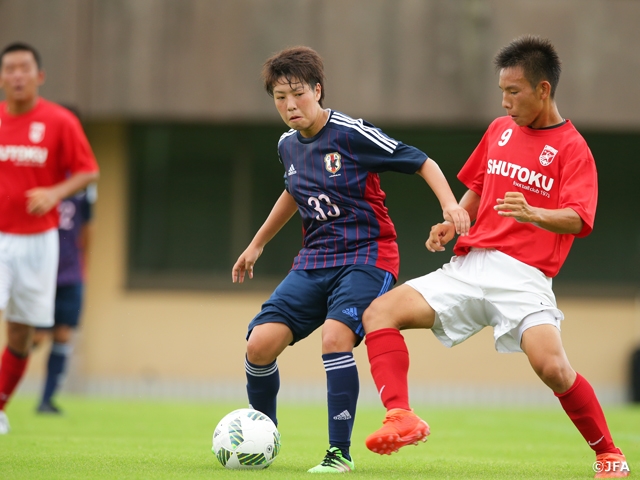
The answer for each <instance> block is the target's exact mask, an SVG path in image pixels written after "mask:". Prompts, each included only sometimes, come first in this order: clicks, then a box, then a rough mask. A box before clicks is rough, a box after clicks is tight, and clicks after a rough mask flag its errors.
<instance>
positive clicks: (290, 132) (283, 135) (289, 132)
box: [278, 128, 296, 145]
mask: <svg viewBox="0 0 640 480" xmlns="http://www.w3.org/2000/svg"><path fill="white" fill-rule="evenodd" d="M294 133H296V131H295V130H294V129H293V128H292V129H291V130H289V131H288V132H284V133H283V134H282V135H280V140H278V145H280V142H281V141H282V140H284V139H285V138H287V137H290V136H291V135H293V134H294Z"/></svg>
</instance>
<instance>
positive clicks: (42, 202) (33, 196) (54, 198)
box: [25, 187, 61, 217]
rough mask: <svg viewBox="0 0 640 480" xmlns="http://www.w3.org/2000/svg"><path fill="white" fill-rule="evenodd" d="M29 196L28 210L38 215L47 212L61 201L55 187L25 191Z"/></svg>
mask: <svg viewBox="0 0 640 480" xmlns="http://www.w3.org/2000/svg"><path fill="white" fill-rule="evenodd" d="M25 195H26V196H27V212H28V213H30V214H31V215H36V216H38V217H40V216H42V215H45V214H47V213H48V212H49V211H50V210H51V209H52V208H54V207H55V206H56V205H58V203H59V202H60V200H61V199H60V198H59V197H58V194H57V193H56V191H55V190H54V189H53V188H47V187H38V188H32V189H31V190H27V191H26V192H25Z"/></svg>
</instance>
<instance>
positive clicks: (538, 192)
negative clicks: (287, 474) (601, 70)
mask: <svg viewBox="0 0 640 480" xmlns="http://www.w3.org/2000/svg"><path fill="white" fill-rule="evenodd" d="M495 65H496V67H497V69H498V70H499V72H500V82H499V86H500V89H501V90H502V106H503V107H504V108H505V109H506V111H507V116H505V117H501V118H498V119H496V120H495V121H494V122H493V123H492V124H491V125H490V126H489V128H488V130H487V131H486V133H485V135H484V137H483V138H482V140H481V142H480V144H479V145H478V146H477V147H476V149H475V151H474V152H473V153H472V155H471V157H470V158H469V160H468V161H467V163H466V164H465V165H464V167H463V168H462V170H461V171H460V173H459V175H458V177H459V179H460V180H461V181H462V182H463V183H464V184H465V185H466V186H467V187H468V188H469V190H468V191H467V192H466V193H465V195H464V196H463V198H462V200H461V202H460V205H461V206H462V207H464V208H465V209H466V210H467V211H468V212H469V216H470V217H471V219H472V220H475V224H474V225H473V226H472V227H471V229H470V231H469V235H468V236H465V237H460V238H459V239H458V241H457V243H456V246H455V248H454V252H455V254H456V256H455V257H453V258H452V260H451V262H450V263H448V264H446V265H444V266H443V267H442V269H439V270H437V271H436V272H433V273H431V274H429V275H426V276H424V277H420V278H417V279H414V280H411V281H409V282H407V284H406V285H402V286H400V287H398V288H396V289H394V290H393V291H391V292H389V293H387V294H385V295H383V296H382V297H380V298H378V299H377V300H374V301H373V303H372V304H371V306H370V307H369V309H368V310H367V311H366V312H365V315H364V326H365V330H366V332H367V335H366V338H365V342H366V345H367V353H368V355H369V360H370V363H371V373H372V375H373V378H374V380H375V383H376V386H377V388H378V391H379V392H380V398H381V400H382V402H383V404H384V405H385V407H386V408H387V415H386V418H385V420H384V425H383V427H382V428H381V429H380V430H378V431H376V432H374V433H373V434H371V435H370V436H369V437H368V438H367V439H366V444H367V447H368V448H369V449H370V450H372V451H374V452H376V453H380V454H389V453H392V452H394V451H396V450H397V449H399V448H400V447H402V446H404V445H407V444H412V443H415V442H417V441H419V440H426V436H427V435H428V434H429V427H428V426H427V424H426V422H424V421H423V420H421V419H420V418H419V417H418V416H417V415H415V414H414V413H413V412H412V411H411V409H410V407H409V398H408V390H407V370H408V365H409V354H408V351H407V347H406V344H405V342H404V339H403V337H402V335H401V334H400V332H399V330H402V329H407V328H429V329H431V330H432V331H433V333H434V334H435V335H436V337H437V338H438V339H439V340H440V341H441V342H442V343H443V344H444V345H446V346H448V347H450V346H453V345H456V344H458V343H461V342H462V341H464V340H466V339H467V338H469V337H470V336H472V335H474V334H475V333H477V332H479V331H480V330H481V329H482V328H484V327H485V326H487V325H491V326H492V327H493V328H494V338H495V345H496V349H497V350H498V351H500V352H520V351H523V352H524V353H525V354H526V355H527V357H528V359H529V362H530V363H531V366H532V367H533V369H534V371H535V372H536V373H537V374H538V376H539V377H540V379H541V380H542V381H543V382H544V383H545V384H546V385H547V386H548V387H549V388H551V390H553V392H554V393H555V395H556V396H557V397H558V399H559V400H560V403H561V405H562V407H563V408H564V410H565V411H566V412H567V415H568V416H569V417H570V418H571V420H572V421H573V423H574V424H575V426H576V427H577V428H578V430H579V431H580V433H581V434H582V435H583V437H584V438H585V440H586V441H587V442H588V444H589V445H590V446H591V448H592V449H593V450H594V451H595V452H596V454H597V459H598V461H601V462H607V461H609V462H614V461H624V460H625V459H624V456H623V455H622V452H621V451H620V450H619V449H618V448H616V446H615V445H614V443H613V440H612V438H611V434H610V433H609V428H608V427H607V423H606V420H605V417H604V414H603V412H602V408H601V407H600V403H599V402H598V399H597V398H596V396H595V393H594V391H593V388H592V387H591V385H590V384H589V383H588V382H587V380H585V379H584V378H583V377H582V376H580V375H579V374H578V373H576V372H575V371H574V370H573V368H572V367H571V365H570V364H569V361H568V359H567V356H566V354H565V351H564V348H563V346H562V341H561V338H560V322H561V320H562V319H563V314H562V312H561V311H560V310H558V308H557V306H556V299H555V296H554V294H553V292H552V290H551V277H553V276H555V275H556V274H557V273H558V271H559V269H560V267H561V266H562V264H563V262H564V260H565V258H566V256H567V254H568V253H569V249H570V247H571V243H572V242H573V239H574V238H575V237H583V236H586V235H588V234H589V233H590V232H591V230H592V228H593V221H594V216H595V211H596V201H597V177H596V167H595V162H594V160H593V157H592V155H591V152H590V150H589V148H588V147H587V144H586V142H585V141H584V139H583V138H582V136H581V135H580V134H579V133H578V132H577V130H576V129H575V127H574V126H573V125H572V124H571V122H570V121H569V120H565V119H563V118H562V117H561V116H560V114H559V113H558V109H557V106H556V103H555V100H554V94H555V90H556V86H557V84H558V80H559V77H560V60H559V58H558V56H557V54H556V51H555V49H554V47H553V46H552V45H551V44H550V43H549V42H548V41H547V40H543V39H540V38H538V37H531V36H525V37H521V38H519V39H516V40H514V41H513V42H512V43H510V44H509V45H507V46H506V47H504V48H503V49H502V50H501V51H500V52H499V53H498V54H497V56H496V59H495ZM454 235H455V231H454V228H453V226H452V225H451V224H450V223H449V222H444V223H441V224H438V225H435V226H434V227H432V229H431V233H430V236H429V239H428V241H427V248H428V249H429V250H430V251H442V250H444V245H445V244H446V243H447V242H449V241H450V240H451V239H452V238H453V237H454ZM619 465H621V464H619ZM625 465H626V463H625ZM616 473H619V474H620V476H623V475H624V476H626V475H625V473H628V472H625V471H622V472H616ZM605 476H606V472H605Z"/></svg>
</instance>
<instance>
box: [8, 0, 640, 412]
mask: <svg viewBox="0 0 640 480" xmlns="http://www.w3.org/2000/svg"><path fill="white" fill-rule="evenodd" d="M638 25H640V2H637V1H635V0H456V1H450V0H0V45H2V46H4V45H6V44H7V43H9V42H12V41H18V40H19V41H26V42H29V43H31V44H33V45H34V46H35V47H36V48H38V49H39V50H40V52H41V54H42V56H43V60H44V69H45V71H46V72H47V81H46V84H45V86H44V87H43V88H42V91H41V93H42V95H43V96H45V97H47V98H49V99H51V100H54V101H57V102H60V103H64V104H68V105H74V106H76V107H77V108H78V109H79V110H80V112H81V114H82V118H83V122H84V125H85V128H86V131H87V134H88V136H89V139H90V141H91V143H92V146H93V148H94V150H95V153H96V156H97V158H98V161H99V163H100V166H101V169H102V176H101V180H100V184H99V200H98V204H97V208H96V217H95V223H96V238H95V241H94V245H93V249H92V251H91V262H90V266H89V267H90V268H89V270H90V274H89V283H88V294H87V302H86V310H85V314H84V322H83V326H82V330H81V335H80V337H79V339H78V342H77V352H76V356H75V359H74V361H73V367H72V371H71V375H70V378H69V379H68V389H70V390H72V391H76V392H79V393H93V394H101V395H140V396H183V397H204V398H224V399H234V400H235V399H237V400H239V401H244V398H245V397H244V366H243V357H244V344H245V341H244V336H245V333H246V325H247V324H248V322H249V321H250V319H251V318H252V317H253V315H254V314H255V313H256V312H257V311H258V310H259V309H260V305H261V303H262V302H263V301H264V300H265V299H266V298H267V297H268V295H269V294H270V292H271V290H272V289H273V287H274V286H275V285H276V284H277V282H278V281H279V280H280V279H281V278H282V277H283V276H284V275H285V274H286V272H287V270H288V268H289V266H290V264H291V261H292V259H293V257H294V256H295V254H296V252H297V250H298V248H299V246H300V244H301V233H300V223H299V222H298V221H297V220H296V218H294V219H293V220H292V221H291V222H289V225H287V226H286V227H285V229H284V230H283V231H282V232H280V234H279V235H278V236H277V237H276V238H275V239H274V240H273V241H272V242H271V243H270V244H269V245H268V246H267V248H266V250H265V252H264V254H263V256H262V258H261V259H260V261H259V262H258V264H257V267H256V278H255V279H254V280H253V281H251V282H249V283H248V284H244V285H232V284H231V280H230V277H231V275H230V270H231V266H232V265H233V263H234V261H235V259H236V258H237V256H238V255H239V254H240V253H241V252H242V250H244V248H245V246H246V245H247V244H248V242H249V241H250V239H251V237H252V236H253V233H254V232H255V231H256V230H257V228H258V227H259V226H260V224H261V223H262V221H263V220H264V219H265V218H266V215H267V214H268V212H269V211H270V209H271V206H272V205H273V203H274V201H275V200H276V199H277V197H278V195H279V194H280V192H281V191H282V189H283V184H282V166H281V165H280V164H279V162H278V159H277V154H276V144H277V140H278V138H279V136H280V134H281V133H282V132H284V131H285V130H286V129H287V127H286V126H285V125H284V124H283V123H282V121H281V120H280V118H279V116H278V114H277V112H276V110H275V108H274V107H273V103H272V100H271V99H270V98H269V97H268V96H267V94H266V93H265V92H264V90H263V87H262V85H261V83H260V77H259V74H260V68H261V65H262V63H263V61H264V60H265V59H266V58H267V57H268V56H270V55H271V54H272V53H274V52H276V51H278V50H281V49H282V48H285V47H288V46H293V45H298V44H303V45H308V46H311V47H313V48H314V49H316V50H317V51H318V52H319V53H320V54H321V55H322V56H323V57H324V60H325V68H326V74H327V83H326V99H325V105H326V106H328V107H330V108H334V109H336V110H340V111H343V112H345V113H347V114H349V115H351V116H353V117H364V118H366V119H367V120H369V121H371V122H373V123H375V124H376V125H377V126H379V127H382V128H383V129H384V130H385V131H386V132H387V133H389V134H391V135H392V136H394V137H395V138H396V139H398V140H402V141H404V142H406V143H409V144H413V145H415V146H417V147H419V148H421V149H422V150H424V151H425V152H427V153H428V154H429V155H430V156H432V157H433V158H434V159H435V160H436V161H437V162H438V163H439V164H440V166H441V168H442V169H443V171H444V172H445V174H446V175H447V177H448V178H449V180H450V182H451V184H452V187H453V188H454V191H455V192H456V193H457V194H458V195H460V194H461V193H462V192H463V191H464V189H463V186H462V185H461V184H460V182H458V181H457V180H456V179H455V175H456V173H457V171H458V170H459V169H460V167H461V166H462V164H463V163H464V161H465V160H466V158H467V157H468V155H469V154H470V153H471V151H472V150H473V148H474V147H475V145H476V144H477V142H478V141H479V140H480V138H481V136H482V134H483V132H484V130H485V128H486V126H487V125H488V123H489V122H490V121H491V120H492V119H493V118H495V117H496V116H499V115H501V114H502V113H503V112H502V109H501V107H500V92H499V90H498V86H497V76H496V74H495V71H494V68H493V66H492V59H493V56H494V54H495V53H496V52H497V50H498V49H499V48H500V47H501V46H503V45H504V44H506V43H508V42H509V41H511V40H512V39H513V38H515V37H517V36H519V35H522V34H527V33H531V34H538V35H541V36H545V37H548V38H549V39H550V40H551V41H552V42H553V43H554V44H555V45H556V47H557V49H558V52H559V54H560V57H561V58H562V60H563V65H564V72H563V75H562V78H561V81H560V85H559V88H558V92H557V99H558V104H559V109H560V113H561V114H562V115H563V116H565V117H566V118H570V119H571V120H572V121H573V122H574V124H575V125H576V126H577V128H578V129H579V130H580V131H581V132H582V133H583V135H584V136H585V138H586V139H587V141H588V142H589V144H590V146H591V148H592V150H593V153H594V156H595V158H596V162H597V164H598V170H599V176H600V178H599V181H600V200H599V210H598V215H597V217H596V225H595V231H594V233H593V234H592V235H591V236H590V237H588V238H586V239H578V240H577V241H576V243H575V245H574V248H573V251H572V253H571V255H570V256H569V260H568V261H567V264H566V265H565V267H564V269H563V271H562V272H561V274H560V276H559V277H558V278H557V279H556V280H555V286H556V292H557V294H558V299H559V305H560V308H562V309H563V310H564V312H565V315H566V317H567V319H566V321H565V322H564V325H563V338H564V342H565V346H566V349H567V352H568V354H569V358H570V359H571V360H572V362H573V365H574V367H575V368H576V369H577V370H578V371H580V372H581V373H582V374H583V375H585V376H586V377H587V378H589V379H590V380H591V382H592V383H593V384H594V386H595V387H596V390H597V391H598V393H599V395H600V397H601V399H602V400H603V401H604V402H605V403H617V402H622V401H624V400H625V399H626V398H627V390H628V385H629V374H630V365H629V359H630V356H631V353H632V351H633V350H634V349H635V348H636V347H637V346H638V345H640V300H639V299H640V295H639V293H640V226H639V224H638V221H637V219H638V213H637V206H638V204H640V188H639V187H638V181H639V179H640V164H639V163H638V161H637V159H638V157H639V154H640V82H638V78H640V35H638ZM382 185H383V188H384V189H385V191H386V192H387V194H388V207H389V209H390V211H391V215H392V218H393V219H394V221H395V223H396V226H397V230H398V234H399V245H400V251H401V258H402V271H401V281H402V280H406V279H408V278H411V277H414V276H417V275H421V274H424V273H427V272H429V271H432V270H434V269H436V268H437V267H439V266H440V265H441V264H442V263H444V262H446V261H447V260H448V258H449V254H438V255H437V254H429V253H428V252H427V251H426V250H425V249H424V240H425V239H426V237H427V235H428V231H429V228H430V226H431V225H432V224H434V223H436V222H438V221H439V220H440V216H441V212H440V211H439V208H438V206H437V203H436V201H435V196H434V195H433V194H432V193H430V192H429V191H428V189H427V188H425V186H424V184H423V182H422V181H421V179H419V178H418V177H417V176H416V177H415V178H413V177H408V176H403V175H398V174H392V173H389V174H383V175H382ZM449 252H450V249H449ZM3 334H4V329H3ZM406 337H407V339H408V343H409V347H410V351H411V354H412V367H411V372H410V376H411V384H412V388H413V390H414V395H415V396H416V398H417V399H419V400H424V401H430V402H447V403H455V402H460V403H468V402H475V403H495V402H510V403H512V402H521V403H553V402H554V401H555V399H554V398H553V396H552V395H550V394H549V393H548V391H547V389H546V388H545V387H543V386H542V384H541V382H540V381H539V380H538V379H537V377H536V376H535V375H534V374H533V372H532V371H531V369H530V367H529V366H528V363H527V360H526V357H525V356H524V355H498V354H497V353H496V352H495V351H494V348H493V342H492V336H491V332H489V331H484V332H482V333H481V334H479V335H477V337H476V338H473V339H471V340H469V341H468V342H466V343H465V344H463V345H461V346H458V347H456V348H455V349H452V350H447V349H445V348H444V347H442V346H441V345H440V344H439V343H438V342H437V341H435V340H434V338H433V336H432V334H431V333H430V332H423V331H412V332H408V333H406ZM302 345H303V346H299V345H298V346H295V347H293V348H290V349H287V351H285V353H284V354H283V355H282V357H281V358H280V360H279V364H280V369H281V374H282V380H283V382H282V383H283V387H282V397H283V399H284V400H286V399H292V400H299V399H307V400H311V399H315V400H318V399H322V398H323V397H324V371H323V368H322V362H321V359H320V354H321V351H320V338H319V336H318V335H314V336H313V337H312V338H310V339H308V340H306V341H305V342H304V343H303V344H302ZM356 357H357V360H358V364H359V368H360V372H361V377H362V383H363V394H362V396H363V398H365V399H370V400H372V401H375V399H376V393H375V388H374V387H373V384H372V382H371V380H370V376H369V374H368V362H367V360H366V352H365V349H364V348H363V347H362V348H359V349H357V351H356ZM43 363H44V359H43V356H42V352H41V353H39V354H38V355H35V356H34V358H33V360H32V362H31V365H30V372H29V376H28V378H27V379H26V381H25V383H24V385H23V388H24V389H25V390H28V389H30V388H35V386H36V385H37V384H38V383H39V378H40V376H41V375H42V370H43Z"/></svg>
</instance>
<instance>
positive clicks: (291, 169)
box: [287, 163, 298, 177]
mask: <svg viewBox="0 0 640 480" xmlns="http://www.w3.org/2000/svg"><path fill="white" fill-rule="evenodd" d="M296 173H298V172H296V169H295V167H294V166H293V163H292V164H291V166H290V167H289V171H288V172H287V175H288V176H289V177H290V176H291V175H295V174H296Z"/></svg>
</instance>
